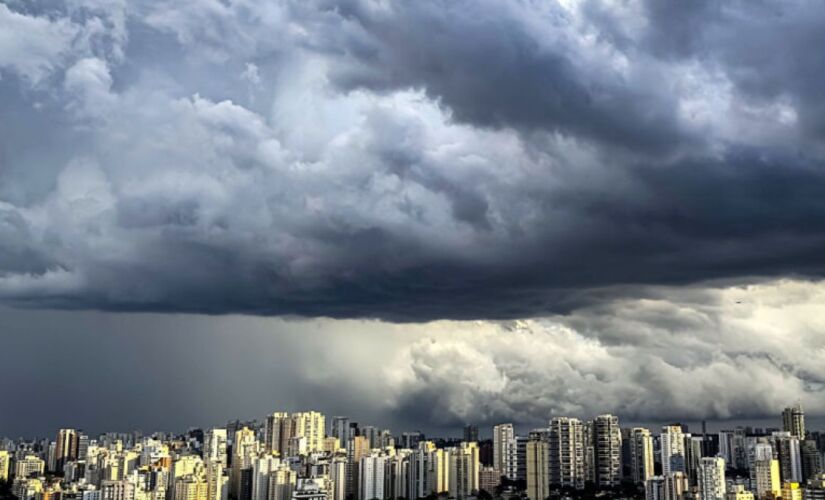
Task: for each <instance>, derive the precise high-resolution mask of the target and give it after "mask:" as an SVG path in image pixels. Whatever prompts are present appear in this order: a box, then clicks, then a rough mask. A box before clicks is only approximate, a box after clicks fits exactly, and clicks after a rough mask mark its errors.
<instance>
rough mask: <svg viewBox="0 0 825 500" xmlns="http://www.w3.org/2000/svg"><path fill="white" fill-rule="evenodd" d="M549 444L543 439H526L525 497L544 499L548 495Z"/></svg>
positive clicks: (531, 499) (537, 499)
mask: <svg viewBox="0 0 825 500" xmlns="http://www.w3.org/2000/svg"><path fill="white" fill-rule="evenodd" d="M549 458H550V445H549V443H548V442H547V441H546V440H543V439H530V440H529V441H527V457H526V462H527V498H529V499H530V500H545V499H546V498H547V497H549V496H550V464H549Z"/></svg>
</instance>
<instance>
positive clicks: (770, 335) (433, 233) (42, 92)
mask: <svg viewBox="0 0 825 500" xmlns="http://www.w3.org/2000/svg"><path fill="white" fill-rule="evenodd" d="M822 26H825V9H823V8H822V6H821V4H820V3H819V2H817V1H813V0H808V1H806V0H781V1H780V0H776V1H769V0H757V1H753V0H747V1H746V0H732V1H724V2H721V1H720V2H714V1H707V0H703V1H695V2H676V1H674V2H662V1H659V0H648V1H645V0H627V1H588V0H580V1H577V0H560V1H558V2H553V1H538V0H536V1H528V0H516V1H507V2H504V1H487V0H473V1H462V0H420V1H414V2H395V1H388V0H340V1H332V0H295V1H289V0H283V1H273V2H257V1H252V0H190V1H186V2H180V1H177V0H129V1H127V0H62V1H60V0H0V304H2V306H0V307H2V308H0V341H2V345H0V362H2V364H3V373H5V374H9V375H10V376H7V377H6V380H5V382H6V383H5V384H4V385H8V387H7V388H6V387H4V391H6V392H5V394H8V401H4V404H3V405H2V406H3V408H14V410H13V411H7V410H3V411H0V434H15V433H21V432H23V433H40V432H43V433H45V432H49V433H50V432H52V430H53V429H54V428H56V427H57V426H59V425H61V424H64V423H65V424H66V425H68V424H72V425H76V426H80V427H87V428H94V429H95V430H102V429H104V428H132V427H142V428H144V429H147V430H148V429H152V428H175V429H179V428H185V427H186V426H188V425H189V424H190V423H191V425H212V424H215V423H220V422H222V421H225V420H226V419H228V418H230V417H236V416H237V417H254V416H263V414H265V413H267V412H270V411H275V410H280V409H284V408H286V409H300V408H304V407H316V408H321V409H324V410H325V411H327V412H329V413H349V414H353V416H354V417H358V418H359V420H362V421H366V420H371V421H374V422H375V423H380V424H382V425H388V426H392V427H401V426H409V427H411V426H415V425H418V426H419V427H421V428H443V427H451V426H455V425H460V423H461V422H463V421H467V420H472V421H476V422H478V423H483V424H488V423H493V422H496V421H500V420H504V419H506V420H512V421H515V422H517V423H522V424H525V425H526V424H530V425H532V424H533V423H535V422H539V423H540V422H542V421H544V420H546V419H547V418H549V417H550V416H551V415H558V414H578V415H581V416H592V415H593V414H595V413H599V412H614V413H618V414H619V415H620V416H622V418H626V419H635V420H650V421H658V420H670V419H678V418H685V419H701V418H710V419H730V418H742V419H744V418H764V417H773V416H774V415H776V414H777V413H778V412H779V411H780V410H781V407H782V406H783V405H785V404H788V403H792V402H795V401H796V400H800V401H802V402H803V403H804V404H805V405H806V407H807V408H808V410H809V413H811V414H821V415H825V388H823V382H825V370H823V369H822V368H821V367H822V366H823V362H825V314H824V313H825V284H823V281H822V279H823V278H825V273H824V271H825V170H824V169H823V160H825V58H823V57H822V55H821V53H820V51H817V50H814V49H813V48H815V47H822V46H825V30H823V29H822ZM339 408H340V410H339ZM359 415H363V417H359Z"/></svg>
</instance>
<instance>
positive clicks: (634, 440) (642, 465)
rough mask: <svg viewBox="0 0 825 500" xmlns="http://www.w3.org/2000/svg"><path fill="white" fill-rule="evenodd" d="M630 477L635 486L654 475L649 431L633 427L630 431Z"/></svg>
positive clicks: (651, 442)
mask: <svg viewBox="0 0 825 500" xmlns="http://www.w3.org/2000/svg"><path fill="white" fill-rule="evenodd" d="M628 448H629V450H630V457H629V460H628V462H629V463H630V477H631V478H632V479H633V482H634V483H636V484H640V483H644V482H645V481H647V480H648V479H650V478H651V477H653V474H654V465H653V437H652V436H651V435H650V430H649V429H645V428H644V427H634V428H633V429H631V431H630V446H629V447H628Z"/></svg>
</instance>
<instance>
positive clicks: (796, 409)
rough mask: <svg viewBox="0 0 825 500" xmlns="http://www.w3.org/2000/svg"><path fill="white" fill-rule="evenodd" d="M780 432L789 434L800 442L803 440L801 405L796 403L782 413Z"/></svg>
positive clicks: (803, 418) (803, 426)
mask: <svg viewBox="0 0 825 500" xmlns="http://www.w3.org/2000/svg"><path fill="white" fill-rule="evenodd" d="M782 430H783V431H785V432H790V433H791V435H792V436H794V437H796V438H797V439H799V440H800V441H801V440H803V439H805V412H804V411H803V410H802V404H801V403H797V404H795V405H793V406H789V407H787V408H785V410H783V411H782Z"/></svg>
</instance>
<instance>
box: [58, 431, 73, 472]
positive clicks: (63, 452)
mask: <svg viewBox="0 0 825 500" xmlns="http://www.w3.org/2000/svg"><path fill="white" fill-rule="evenodd" d="M78 437H79V436H78V432H77V430H75V429H60V430H59V431H58V432H57V441H56V444H55V464H54V466H55V470H56V471H58V472H62V471H63V467H64V466H65V465H66V462H69V461H72V460H77V448H78V444H79V441H78Z"/></svg>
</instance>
